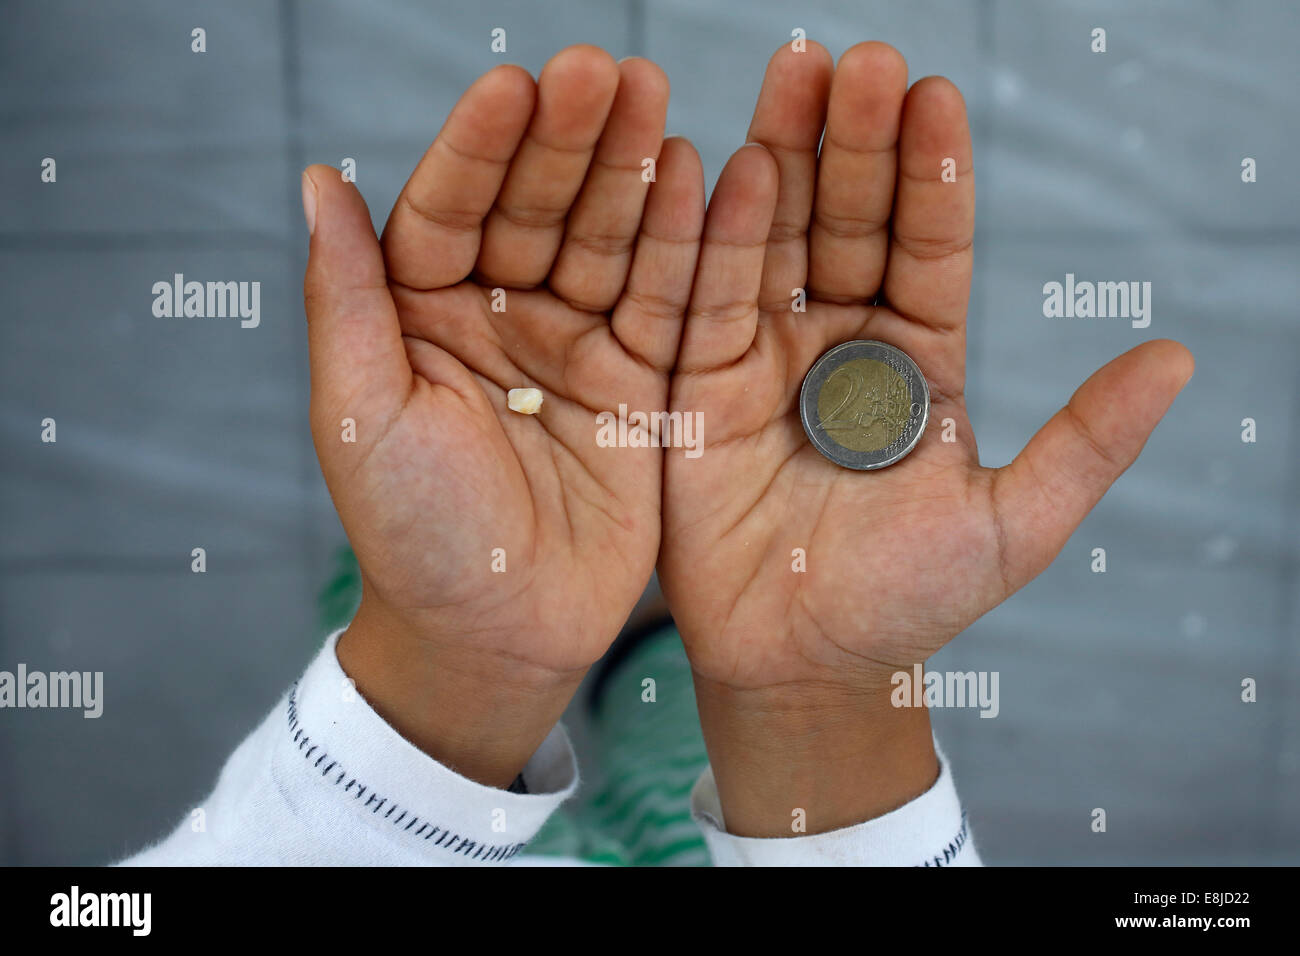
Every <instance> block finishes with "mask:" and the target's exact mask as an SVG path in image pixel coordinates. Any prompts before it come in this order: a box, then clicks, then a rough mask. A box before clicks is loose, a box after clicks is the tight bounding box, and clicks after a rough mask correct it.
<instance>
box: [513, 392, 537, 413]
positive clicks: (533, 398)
mask: <svg viewBox="0 0 1300 956" xmlns="http://www.w3.org/2000/svg"><path fill="white" fill-rule="evenodd" d="M506 404H507V405H509V406H510V410H511V411H512V412H520V413H522V414H524V415H536V414H537V413H538V412H539V411H541V408H542V390H541V389H540V388H512V389H511V390H510V391H509V392H507V393H506Z"/></svg>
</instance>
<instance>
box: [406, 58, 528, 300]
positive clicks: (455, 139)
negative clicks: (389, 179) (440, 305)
mask: <svg viewBox="0 0 1300 956" xmlns="http://www.w3.org/2000/svg"><path fill="white" fill-rule="evenodd" d="M536 95H537V93H536V87H535V84H534V83H533V78H532V77H531V76H529V75H528V73H527V72H525V71H524V70H522V69H520V68H519V67H517V66H499V67H497V68H496V69H494V70H491V71H489V72H488V73H485V74H484V75H483V76H481V77H480V78H479V79H478V80H477V81H476V82H475V83H474V85H473V86H471V87H470V88H469V89H468V90H466V92H465V95H464V96H462V97H461V98H460V101H459V102H458V103H457V104H456V106H455V108H453V109H452V111H451V115H450V116H448V117H447V122H446V123H445V124H444V125H443V127H442V131H441V132H440V133H439V134H438V138H437V139H435V140H434V141H433V145H432V146H430V147H429V149H428V151H427V152H426V153H425V154H424V157H423V158H422V159H421V160H420V163H419V165H417V166H416V167H415V172H413V173H412V174H411V178H410V179H409V180H408V181H407V183H406V186H405V187H404V188H403V189H402V192H401V194H400V195H399V196H398V197H397V203H396V204H395V205H394V206H393V211H392V213H391V214H390V215H389V217H388V225H386V226H385V227H384V236H383V240H382V242H383V247H384V258H385V260H386V262H387V266H388V274H389V276H390V277H391V278H393V279H395V280H396V281H398V282H400V283H402V284H403V285H407V286H410V287H411V288H413V289H441V288H444V287H446V286H449V285H455V284H456V283H457V282H459V281H461V280H462V279H464V278H465V277H466V276H467V275H469V273H470V270H472V269H473V268H474V261H475V260H476V259H477V258H478V252H479V239H480V237H481V235H482V231H483V217H484V216H486V215H487V213H488V210H489V209H491V208H492V203H493V202H494V201H495V200H496V197H497V193H498V191H499V190H500V189H501V183H502V180H504V179H505V176H506V170H507V169H508V168H509V165H510V158H511V157H512V156H514V154H515V150H516V149H517V148H518V146H519V141H520V140H521V139H523V135H524V130H526V129H527V128H528V120H529V118H530V117H531V116H532V115H533V102H534V100H535V99H536Z"/></svg>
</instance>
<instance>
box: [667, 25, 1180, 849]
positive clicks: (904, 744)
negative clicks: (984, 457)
mask: <svg viewBox="0 0 1300 956" xmlns="http://www.w3.org/2000/svg"><path fill="white" fill-rule="evenodd" d="M823 133H824V139H823ZM749 139H750V140H751V141H753V142H756V143H759V144H762V145H761V146H757V147H751V148H750V149H749V150H747V151H745V152H744V153H743V154H742V155H739V156H737V157H736V158H735V159H734V160H733V161H732V163H731V165H730V166H728V168H727V170H726V171H724V173H723V174H722V177H721V178H720V180H719V182H718V185H717V187H716V189H715V190H714V193H713V197H712V200H711V203H710V206H709V210H708V222H707V225H706V227H705V228H706V236H707V235H709V234H710V233H717V234H719V235H725V236H726V237H727V239H728V241H729V245H727V246H726V247H721V248H719V250H718V251H717V252H716V254H715V255H714V256H713V257H712V258H710V257H709V251H708V250H707V248H706V251H705V253H704V257H703V258H702V260H701V263H700V267H699V271H698V273H697V276H696V281H695V285H694V291H693V293H692V298H691V305H690V310H689V314H688V318H687V325H686V330H685V334H684V337H683V341H682V345H681V350H680V354H679V356H678V360H677V366H676V370H675V372H674V377H673V385H672V397H671V406H672V407H673V408H675V409H676V408H680V409H691V410H695V411H699V412H702V413H703V416H704V421H705V422H706V434H707V435H708V436H709V442H708V444H707V446H706V448H705V451H704V454H703V455H701V456H700V457H699V458H697V459H695V460H690V459H687V458H685V456H683V455H682V454H681V453H680V452H672V453H670V454H669V455H668V456H667V461H666V470H665V496H664V519H663V520H664V543H663V550H662V554H661V559H660V565H659V574H660V581H661V583H662V585H663V588H664V591H665V594H666V595H667V598H668V601H669V604H670V605H671V607H672V609H673V612H674V616H675V618H676V621H677V623H678V626H679V628H680V630H681V634H682V639H683V641H684V642H685V645H686V649H687V652H688V654H689V656H690V660H691V665H692V668H693V671H694V677H695V684H696V691H697V697H698V700H699V706H700V716H701V722H702V725H703V728H704V733H705V740H706V742H707V744H708V749H709V756H710V761H711V763H712V766H713V770H714V774H715V777H716V780H717V784H718V790H719V795H720V798H721V802H722V806H723V811H724V815H725V818H726V824H727V828H728V830H729V831H730V832H732V833H737V834H741V835H749V836H768V837H776V836H791V835H792V832H791V820H792V814H793V813H794V811H795V809H796V808H800V809H803V810H804V811H805V812H806V814H807V828H808V832H819V831H823V830H829V829H835V828H837V827H841V826H845V825H848V824H851V823H854V822H857V821H861V820H865V819H868V818H871V817H874V816H878V815H880V814H882V813H885V812H887V811H889V810H890V809H893V808H895V807H897V806H900V805H901V804H903V803H905V802H907V801H908V800H910V799H912V798H913V797H915V796H917V795H919V794H920V793H922V792H924V791H925V790H926V789H928V788H929V786H930V785H931V784H932V783H933V782H934V779H935V777H936V774H937V772H938V765H937V762H936V760H935V755H934V751H933V747H932V742H931V736H930V727H929V718H928V714H927V712H926V711H925V709H924V708H916V709H913V708H907V709H899V708H895V707H893V706H892V705H891V704H890V700H889V696H890V691H891V690H892V689H893V685H892V684H891V682H890V675H892V674H893V673H894V672H896V671H900V670H906V671H910V670H911V667H912V665H913V664H914V663H916V662H923V661H925V659H926V658H928V657H929V656H931V655H932V654H934V653H935V652H936V651H938V650H939V649H940V648H941V647H943V646H944V645H945V644H946V643H947V642H948V641H949V640H951V639H952V638H953V637H954V636H955V635H956V634H958V633H959V632H960V631H962V630H963V629H965V628H966V627H967V626H968V625H969V624H971V623H972V622H973V621H974V620H975V619H976V618H978V617H980V615H982V614H984V613H985V612H986V611H988V610H989V609H991V608H993V607H994V606H996V605H997V604H999V603H1000V602H1002V601H1003V600H1005V599H1006V598H1007V597H1008V596H1010V595H1011V594H1013V593H1014V592H1015V591H1017V590H1018V589H1020V588H1021V587H1023V586H1024V585H1025V584H1027V583H1028V582H1029V581H1030V580H1031V579H1032V578H1033V577H1035V576H1036V575H1037V574H1039V573H1040V572H1041V571H1042V570H1043V569H1044V568H1046V567H1047V565H1048V564H1049V563H1050V562H1051V560H1052V559H1053V558H1054V557H1055V556H1056V554H1057V552H1058V551H1059V550H1060V549H1061V547H1062V546H1063V545H1064V543H1065V541H1066V540H1067V539H1068V537H1069V536H1070V534H1071V532H1072V531H1073V530H1074V529H1075V527H1076V526H1077V525H1078V524H1079V522H1080V521H1081V520H1082V519H1083V517H1084V516H1085V515H1086V514H1087V513H1088V511H1089V510H1090V509H1091V508H1092V506H1093V505H1094V504H1096V502H1097V501H1098V499H1099V498H1100V497H1101V495H1102V494H1103V493H1104V492H1105V490H1106V489H1107V488H1108V487H1109V486H1110V485H1111V483H1112V482H1113V481H1114V480H1115V479H1116V478H1117V477H1118V476H1119V475H1120V473H1121V472H1123V471H1124V469H1125V468H1127V467H1128V466H1129V465H1130V464H1132V462H1133V460H1134V459H1135V458H1136V457H1137V455H1138V452H1139V451H1140V450H1141V448H1142V445H1143V444H1144V442H1145V441H1146V439H1147V437H1148V435H1149V434H1150V432H1151V430H1152V428H1154V426H1155V424H1156V422H1157V421H1158V420H1159V419H1160V417H1161V416H1162V415H1163V414H1164V412H1165V410H1166V409H1167V408H1168V407H1169V404H1170V403H1171V402H1172V401H1173V398H1174V396H1175V395H1176V394H1177V392H1178V390H1179V389H1180V388H1181V387H1182V386H1183V384H1184V383H1185V382H1186V381H1187V379H1188V378H1189V377H1190V375H1191V372H1192V359H1191V356H1190V354H1189V353H1188V352H1187V350H1186V349H1184V348H1183V347H1182V346H1181V345H1178V344H1176V343H1173V342H1168V341H1156V342H1149V343H1147V344H1144V345H1141V346H1139V347H1138V348H1136V349H1133V350H1132V351H1130V352H1128V353H1126V354H1125V355H1122V356H1120V357H1119V358H1117V359H1116V360H1115V361H1113V362H1111V363H1110V364H1109V365H1107V366H1106V367H1105V368H1103V369H1102V370H1101V371H1099V372H1097V373H1096V374H1095V375H1094V376H1093V377H1092V378H1090V379H1089V380H1088V381H1087V382H1086V383H1085V384H1084V385H1083V386H1082V387H1081V388H1080V389H1079V390H1078V391H1077V392H1076V393H1075V394H1074V396H1073V397H1072V398H1071V399H1070V401H1069V404H1068V405H1067V406H1066V407H1065V409H1063V410H1062V411H1061V412H1059V413H1058V414H1057V415H1056V416H1054V417H1053V418H1052V419H1051V420H1050V421H1049V422H1048V423H1047V424H1046V425H1045V426H1044V427H1043V428H1042V430H1041V431H1039V432H1038V434H1037V435H1035V436H1034V438H1033V439H1031V441H1030V442H1029V444H1028V445H1027V446H1026V447H1025V449H1024V450H1023V451H1022V452H1021V453H1020V455H1019V456H1017V457H1016V459H1015V460H1014V461H1013V462H1012V463H1011V464H1010V465H1007V466H1006V467H1004V468H984V467H981V465H980V464H979V456H978V453H977V451H976V445H975V438H974V435H973V433H972V430H971V424H970V419H969V417H968V416H967V414H966V402H965V396H964V388H965V372H966V370H965V351H966V348H965V346H966V342H965V338H966V337H965V331H966V307H967V300H968V297H969V293H970V281H971V267H972V238H973V235H974V221H975V192H974V178H973V174H972V168H971V143H970V134H969V131H968V127H967V121H966V112H965V106H964V103H963V100H962V97H961V94H960V93H959V92H958V91H957V89H956V87H954V86H953V85H952V84H951V83H949V82H948V81H947V80H944V79H941V78H938V77H931V78H927V79H923V80H920V81H919V82H917V83H916V84H915V85H913V86H912V87H911V88H910V89H909V88H908V85H907V67H906V64H905V63H904V61H903V58H902V57H901V56H900V55H899V54H898V52H897V51H896V50H894V49H893V48H891V47H889V46H887V45H885V44H881V43H864V44H861V45H859V46H855V47H853V48H852V49H850V50H849V51H848V52H847V53H845V54H844V56H843V57H842V58H841V60H840V62H839V64H838V67H836V66H834V65H833V64H832V61H831V58H830V56H829V55H828V54H827V53H826V51H825V50H824V49H822V48H821V47H819V46H817V45H816V44H813V43H809V45H808V50H807V52H805V53H795V52H793V51H792V50H791V49H790V48H789V47H788V46H787V47H782V49H781V50H779V51H778V52H777V53H776V55H775V56H773V58H772V60H771V62H770V64H769V66H768V69H767V74H766V77H765V79H764V83H763V87H762V91H761V92H760V94H759V98H758V105H757V107H756V109H755V113H754V118H753V121H752V123H751V125H750V128H749ZM819 142H820V143H821V150H820V154H819V152H818V144H819ZM946 157H952V158H953V159H955V161H956V172H957V180H956V182H949V183H945V182H942V181H941V179H940V176H941V171H942V164H943V161H944V159H945V158H946ZM798 288H803V289H806V290H807V296H808V303H807V311H806V312H803V313H796V312H794V311H792V310H791V307H790V303H791V292H792V290H794V289H798ZM852 339H878V340H881V341H884V342H888V343H889V344H892V345H895V346H897V347H899V348H901V349H902V350H903V351H905V352H906V353H907V354H909V355H910V356H911V357H912V358H913V359H914V360H915V361H916V362H917V364H918V365H919V366H920V368H921V369H922V371H923V373H924V374H925V376H926V378H927V381H928V382H929V386H930V393H931V401H932V404H931V410H930V421H931V422H932V423H938V422H941V421H942V420H943V419H944V418H951V419H953V421H954V422H955V423H956V436H957V441H956V442H954V443H945V442H943V441H942V440H941V438H940V431H941V429H940V428H938V427H930V428H928V429H927V431H926V432H925V434H924V435H923V436H922V438H921V440H920V442H919V444H918V445H917V446H916V448H915V449H914V450H913V451H912V452H911V454H910V455H909V456H908V457H906V458H905V459H903V460H902V461H901V462H900V463H898V464H895V465H893V466H891V467H889V468H886V469H882V470H880V471H874V472H853V471H849V470H846V469H843V468H840V467H838V466H836V465H834V464H832V463H831V462H829V461H828V460H826V459H825V458H823V457H822V456H821V455H820V454H819V453H818V452H817V451H816V450H815V449H814V448H813V447H812V446H811V445H810V444H809V443H808V441H807V438H806V437H805V435H804V433H803V429H802V426H801V425H800V421H799V408H798V397H799V389H800V386H801V384H802V379H803V376H804V374H805V373H806V372H807V370H808V369H809V368H810V367H811V365H812V364H813V362H815V361H816V359H817V358H818V356H820V355H821V354H822V353H823V352H824V351H826V350H827V349H828V348H830V347H832V346H833V345H836V344H838V343H841V342H845V341H849V340H852ZM795 548H803V549H804V550H805V552H806V555H807V570H806V572H805V573H796V572H794V571H793V570H792V561H793V558H792V552H793V549H795Z"/></svg>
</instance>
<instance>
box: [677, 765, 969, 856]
mask: <svg viewBox="0 0 1300 956" xmlns="http://www.w3.org/2000/svg"><path fill="white" fill-rule="evenodd" d="M934 746H935V752H936V753H937V754H938V755H939V779H937V780H936V781H935V782H934V784H933V786H931V787H930V789H929V790H927V791H926V792H925V793H923V794H921V795H920V796H919V797H917V798H916V799H915V800H912V801H910V802H908V803H905V804H904V805H903V806H901V807H899V808H898V809H896V810H893V811H891V812H889V813H886V814H885V815H884V816H880V817H876V818H875V819H873V820H868V821H866V822H865V823H859V824H857V825H855V826H851V827H844V828H843V829H841V830H831V831H829V832H827V833H815V834H811V835H808V836H799V837H786V838H782V839H755V838H752V837H738V836H732V835H731V834H730V833H727V832H726V830H725V828H724V825H723V817H722V804H721V802H720V801H719V800H718V788H717V784H716V783H715V782H714V780H713V771H712V770H706V771H705V772H704V773H703V774H702V775H701V776H700V779H699V780H698V781H696V784H695V788H694V789H693V790H692V791H691V812H692V813H693V815H694V816H695V819H696V822H698V823H699V824H700V826H701V827H702V828H703V829H704V842H705V843H707V844H708V847H709V855H710V856H711V857H712V858H713V862H714V865H716V866H980V865H981V864H980V858H979V854H978V853H977V852H976V850H975V844H974V843H973V842H972V841H971V837H970V827H969V826H968V825H967V822H966V813H965V811H964V810H963V809H962V806H961V801H960V800H959V799H958V798H957V788H956V787H955V786H954V785H953V781H952V772H951V771H950V770H949V769H948V761H947V760H946V759H945V758H944V755H943V752H942V751H940V750H939V743H938V741H935V745H934Z"/></svg>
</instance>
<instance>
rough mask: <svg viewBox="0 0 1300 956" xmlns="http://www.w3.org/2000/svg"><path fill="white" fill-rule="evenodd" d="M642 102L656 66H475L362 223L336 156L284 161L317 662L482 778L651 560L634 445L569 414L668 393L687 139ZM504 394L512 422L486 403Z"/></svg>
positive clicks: (687, 220)
mask: <svg viewBox="0 0 1300 956" xmlns="http://www.w3.org/2000/svg"><path fill="white" fill-rule="evenodd" d="M667 102H668V83H667V79H666V78H665V77H664V75H663V73H662V71H660V70H659V68H658V67H657V66H655V65H654V64H652V63H650V62H649V61H647V60H642V59H631V60H626V61H624V62H623V63H621V64H616V63H615V62H614V60H613V59H612V58H611V57H610V56H609V55H608V54H607V53H605V52H603V51H601V50H598V49H596V48H594V47H587V46H577V47H571V48H569V49H567V50H565V51H563V52H561V53H560V54H558V55H557V56H556V57H555V58H554V59H552V60H551V61H550V62H549V63H548V64H547V66H546V67H545V69H544V70H543V71H542V73H541V75H540V77H539V79H538V80H537V82H534V80H533V78H532V77H531V76H529V75H528V74H527V73H526V72H525V71H523V70H521V69H519V68H518V67H511V66H503V67H499V68H497V69H494V70H492V71H491V72H489V73H487V74H486V75H485V76H484V77H482V78H481V79H480V80H479V81H478V82H476V83H475V84H474V85H473V86H472V87H471V88H470V89H469V90H468V91H467V92H466V93H465V95H464V97H463V98H462V99H461V101H460V102H459V104H458V105H457V106H456V107H455V109H454V110H453V111H452V113H451V115H450V116H449V117H448V119H447V122H446V125H445V126H444V128H443V130H442V132H441V133H440V134H439V136H438V138H437V140H436V141H435V142H434V144H433V145H432V146H431V147H430V149H429V151H428V152H427V153H426V155H425V156H424V158H423V159H422V160H421V162H420V164H419V166H418V167H417V168H416V170H415V172H414V173H413V174H412V176H411V179H410V181H409V182H408V183H407V184H406V187H405V188H404V190H403V192H402V194H401V196H400V197H399V199H398V200H397V203H396V205H395V207H394V209H393V212H392V214H391V216H390V217H389V220H388V224H387V226H386V228H385V229H384V233H383V237H382V240H378V239H376V237H375V235H374V232H373V230H372V229H371V226H370V221H369V214H368V212H367V211H366V207H365V204H364V202H363V201H362V199H361V196H360V194H359V193H358V192H357V190H356V188H355V187H354V186H353V185H352V184H350V183H344V182H342V181H341V177H340V176H339V174H338V172H337V171H335V170H332V169H330V168H328V167H324V166H313V167H310V168H309V169H307V171H306V172H305V174H304V176H305V182H304V202H305V207H306V208H307V209H308V210H309V212H308V219H309V222H310V221H311V220H312V218H313V216H314V229H313V231H312V240H311V256H310V260H309V264H308V269H307V276H306V280H305V295H306V304H307V315H308V327H309V339H310V347H311V370H312V400H311V417H312V434H313V437H314V440H315V444H316V449H317V454H318V456H319V458H320V462H321V469H322V471H323V472H324V475H325V481H326V484H327V485H328V486H329V489H330V493H331V496H332V497H333V500H334V504H335V505H336V507H337V508H338V512H339V515H340V517H341V519H342V522H343V526H344V528H345V530H346V531H347V534H348V538H349V540H350V541H351V543H352V546H353V548H354V550H355V552H356V555H357V559H358V562H359V565H360V569H361V576H362V587H363V598H362V602H361V607H360V610H359V612H358V614H357V616H356V619H355V620H354V622H353V624H352V625H351V627H350V628H349V629H348V631H347V633H346V634H345V635H344V636H343V638H342V639H341V641H340V643H339V648H338V655H339V660H340V663H341V664H342V665H343V668H344V670H345V671H346V672H347V673H348V674H349V675H350V676H351V677H352V678H353V679H354V680H355V681H356V684H357V688H358V690H359V691H360V692H361V693H362V695H363V696H364V697H365V698H366V699H367V700H368V701H369V702H370V703H371V704H372V706H374V707H375V708H376V710H377V711H378V712H379V713H380V714H381V716H383V717H385V719H387V720H388V721H389V723H391V724H392V725H393V726H394V727H395V728H396V729H397V730H398V731H399V732H401V733H402V734H403V735H405V736H406V737H407V738H408V739H409V740H411V741H412V742H413V743H415V744H416V745H417V746H419V747H421V748H423V749H424V750H425V751H426V752H428V753H429V754H431V755H432V756H434V757H435V758H437V759H439V760H440V761H442V762H443V763H445V764H447V765H449V766H452V767H454V768H456V769H457V770H458V771H460V772H461V773H463V774H465V775H466V776H468V777H471V778H472V779H476V780H479V781H481V782H483V783H487V784H490V785H494V786H508V785H509V784H510V783H511V782H512V781H513V779H514V777H515V776H516V774H518V772H519V771H520V770H521V769H522V767H523V765H524V764H525V763H526V762H527V760H528V758H529V757H530V756H531V755H532V753H533V752H534V751H535V750H536V749H537V747H538V745H539V744H540V743H541V741H542V739H544V737H545V736H546V734H547V733H548V732H549V731H550V729H551V727H553V726H554V724H555V722H556V720H557V719H558V718H559V716H560V713H561V712H562V711H563V709H564V706H565V705H566V704H567V702H568V700H569V698H570V696H571V695H572V693H573V691H574V690H575V689H576V687H577V685H578V683H579V682H580V681H581V679H582V676H583V674H584V673H585V672H586V670H587V668H588V667H589V666H590V665H591V664H592V663H594V662H595V661H596V660H598V659H599V658H600V656H601V655H602V654H603V653H604V652H605V650H606V649H607V648H608V646H609V644H610V642H611V641H612V639H613V637H614V636H615V635H616V634H617V633H618V631H619V628H620V627H621V626H622V624H623V622H624V621H625V620H626V619H627V615H628V613H629V611H630V610H631V609H632V606H633V605H634V604H635V602H636V599H637V597H638V596H639V595H640V594H641V592H642V589H643V588H644V587H645V583H646V580H647V579H648V578H649V576H650V573H651V571H652V569H653V567H654V562H655V558H656V555H657V552H658V548H659V528H660V514H659V509H660V500H661V477H662V455H661V453H660V451H659V450H658V449H620V448H600V447H598V446H597V444H596V442H595V426H594V415H595V413H596V412H597V411H599V410H603V409H616V408H617V407H618V403H619V402H620V401H623V402H628V403H629V405H630V406H631V407H633V408H648V409H654V408H663V407H664V406H665V403H666V402H667V399H668V380H669V371H670V369H671V366H672V362H673V359H674V357H675V355H676V351H677V342H678V338H679V336H680V331H681V325H682V316H683V314H684V312H685V308H686V302H687V298H688V296H689V292H690V285H691V278H692V275H693V273H694V268H695V253H696V247H697V245H698V240H699V232H700V226H701V222H702V219H703V210H704V195H703V193H704V187H703V174H702V171H701V168H700V163H699V159H698V157H697V156H696V154H695V151H694V150H693V149H692V148H691V146H690V145H689V144H687V143H686V142H685V141H683V140H678V139H674V140H669V141H667V142H664V140H663V127H664V117H665V115H666V110H667ZM646 157H651V158H655V157H657V159H658V162H657V167H656V177H655V182H654V183H653V184H650V183H646V182H644V181H643V179H642V175H641V174H642V160H643V159H644V158H646ZM313 207H314V208H313ZM493 289H504V290H505V296H506V299H505V305H506V307H505V311H496V312H494V311H493V309H492V303H493V298H494V296H493V292H492V290H493ZM526 386H533V387H538V388H540V389H541V390H542V392H543V393H544V395H545V403H544V405H543V407H542V409H541V411H540V413H539V414H537V415H533V416H525V415H521V414H518V413H516V412H512V411H510V410H509V409H508V408H507V405H506V392H507V390H508V389H510V388H516V387H526ZM345 418H351V419H353V420H355V422H356V434H357V438H356V442H355V443H345V442H343V441H342V440H341V437H340V436H341V433H342V430H341V425H340V423H341V422H342V420H343V419H345ZM495 549H503V550H504V556H505V561H506V564H505V569H506V570H505V573H494V572H493V571H492V566H493V557H494V550H495Z"/></svg>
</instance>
